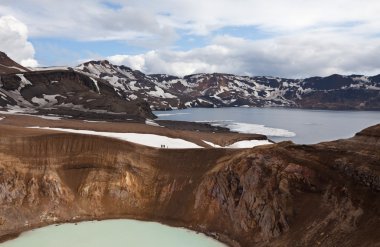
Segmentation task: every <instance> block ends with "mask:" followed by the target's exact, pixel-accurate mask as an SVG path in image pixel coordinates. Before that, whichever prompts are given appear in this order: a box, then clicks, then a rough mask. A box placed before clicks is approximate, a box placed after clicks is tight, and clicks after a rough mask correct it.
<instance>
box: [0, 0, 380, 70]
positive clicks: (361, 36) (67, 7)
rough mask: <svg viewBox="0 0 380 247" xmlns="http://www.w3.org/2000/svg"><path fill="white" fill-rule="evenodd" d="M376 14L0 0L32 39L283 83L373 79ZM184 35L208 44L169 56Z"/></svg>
mask: <svg viewBox="0 0 380 247" xmlns="http://www.w3.org/2000/svg"><path fill="white" fill-rule="evenodd" d="M105 2H110V3H112V4H108V5H107V4H104V3H105ZM110 6H117V7H116V8H112V7H110ZM379 12H380V1H378V0H366V1H358V0H334V1H331V0H319V1H313V0H265V1H263V0H207V1H204V0H203V1H197V0H181V1H178V0H160V1H151V0H80V1H78V0H65V1H50V0H17V1H15V0H2V1H1V3H0V15H1V14H10V15H13V16H16V17H17V18H18V19H20V20H21V21H23V22H24V23H26V24H27V25H28V27H29V30H30V35H32V36H33V37H48V38H51V37H63V38H67V39H76V40H85V41H93V40H118V41H127V42H128V44H133V45H135V46H139V47H145V48H146V49H149V50H151V51H149V52H146V53H144V54H139V55H124V54H121V53H122V52H120V54H121V55H115V56H111V57H110V58H109V59H110V60H112V61H113V62H115V63H118V64H121V63H124V64H126V65H129V66H131V67H133V68H135V69H139V70H142V71H145V72H148V73H171V74H178V75H183V74H189V73H198V72H214V71H217V72H228V73H237V74H256V75H277V76H290V77H303V76H310V75H327V74H331V73H366V74H372V73H376V72H379V71H378V69H377V68H380V66H379V65H380V64H379V62H378V60H377V59H376V57H377V56H378V54H380V53H379V52H380V49H379V38H376V37H378V36H379V27H380V15H379V14H378V13H379ZM224 27H237V28H238V29H239V27H253V28H252V29H257V30H258V31H260V32H264V33H269V34H270V35H271V36H270V37H269V38H267V39H265V40H248V39H241V38H234V37H230V36H228V35H229V34H228V33H225V34H226V35H225V36H217V37H215V34H214V32H213V31H215V30H218V29H219V30H220V29H222V28H224ZM0 32H1V31H0ZM237 32H239V31H237ZM183 33H185V34H187V35H189V34H192V35H193V36H192V38H194V39H195V42H194V43H195V44H196V43H197V40H196V39H197V38H198V36H197V35H201V36H205V37H207V38H209V40H210V42H208V44H207V45H205V46H204V47H199V48H195V49H191V50H188V51H174V50H172V49H171V47H172V46H173V44H175V45H177V48H179V49H183V47H181V44H178V43H174V42H175V40H176V39H178V37H180V35H181V34H183ZM220 33H221V34H223V31H221V32H220ZM220 33H219V35H220ZM234 35H237V36H239V33H236V34H234ZM241 36H243V37H244V35H241ZM252 36H253V37H255V35H254V34H253V35H252ZM253 39H254V38H253ZM102 48H104V47H102ZM93 52H96V51H93ZM99 53H101V54H105V53H106V52H99ZM28 58H31V59H33V56H29V57H27V58H26V59H28ZM23 59H24V58H22V59H19V61H22V60H23Z"/></svg>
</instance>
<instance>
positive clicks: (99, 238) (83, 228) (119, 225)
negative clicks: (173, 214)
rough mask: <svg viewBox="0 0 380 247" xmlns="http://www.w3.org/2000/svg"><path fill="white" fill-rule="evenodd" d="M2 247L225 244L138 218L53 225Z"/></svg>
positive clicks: (205, 246) (215, 246) (209, 246)
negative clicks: (138, 219)
mask: <svg viewBox="0 0 380 247" xmlns="http://www.w3.org/2000/svg"><path fill="white" fill-rule="evenodd" d="M0 246H2V247H26V246H28V247H105V246H110V247H194V246H197V247H225V245H224V244H222V243H219V242H217V241H216V240H214V239H212V238H209V237H206V236H205V235H204V234H198V233H196V232H193V231H189V230H186V229H183V228H174V227H169V226H165V225H162V224H159V223H154V222H143V221H136V220H104V221H89V222H82V223H78V224H63V225H58V226H55V225H51V226H47V227H43V228H40V229H36V230H33V231H29V232H25V233H23V234H22V235H21V236H20V237H18V238H16V239H14V240H10V241H7V242H5V243H2V244H0Z"/></svg>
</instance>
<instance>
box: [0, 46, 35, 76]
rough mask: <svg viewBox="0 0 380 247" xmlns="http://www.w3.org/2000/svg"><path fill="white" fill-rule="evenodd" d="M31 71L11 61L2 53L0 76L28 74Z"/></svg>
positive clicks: (0, 56)
mask: <svg viewBox="0 0 380 247" xmlns="http://www.w3.org/2000/svg"><path fill="white" fill-rule="evenodd" d="M27 71H29V69H27V68H25V67H23V66H21V65H20V64H18V63H16V62H15V61H13V60H12V59H10V58H9V57H8V56H7V54H5V53H4V52H1V51H0V75H2V74H10V73H20V72H27Z"/></svg>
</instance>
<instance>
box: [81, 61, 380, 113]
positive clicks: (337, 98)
mask: <svg viewBox="0 0 380 247" xmlns="http://www.w3.org/2000/svg"><path fill="white" fill-rule="evenodd" d="M74 69H75V70H76V71H78V72H81V73H84V74H86V75H88V76H90V77H93V78H94V79H96V80H106V81H108V82H109V83H110V84H111V85H112V86H113V88H114V90H115V92H117V93H118V95H120V97H122V98H124V99H125V100H127V101H132V100H134V99H137V98H139V99H143V100H145V101H147V102H148V103H149V104H150V105H151V107H152V108H153V109H175V108H183V107H234V106H255V107H264V106H285V107H296V108H318V109H367V110H370V109H372V110H375V109H380V75H378V76H373V77H367V76H362V75H350V76H342V75H331V76H328V77H311V78H306V79H285V78H277V77H268V76H256V77H248V76H236V75H231V74H220V73H214V74H195V75H188V76H185V77H176V76H171V75H165V74H155V75H145V74H143V73H141V72H140V71H136V70H132V69H130V68H128V67H126V66H117V65H113V64H111V63H109V62H108V61H91V62H87V63H84V64H81V65H79V66H78V67H76V68H74Z"/></svg>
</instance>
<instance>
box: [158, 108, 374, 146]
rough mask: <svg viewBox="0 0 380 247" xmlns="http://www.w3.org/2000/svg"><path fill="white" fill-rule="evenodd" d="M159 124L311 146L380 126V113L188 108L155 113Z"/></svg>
mask: <svg viewBox="0 0 380 247" xmlns="http://www.w3.org/2000/svg"><path fill="white" fill-rule="evenodd" d="M154 113H155V114H156V115H157V116H158V117H159V119H162V120H181V121H206V122H212V123H213V124H214V125H219V126H225V127H229V128H231V129H232V130H236V131H240V132H244V133H261V134H265V135H267V136H268V137H269V138H270V139H272V140H274V141H283V140H291V141H293V142H295V143H300V144H311V143H318V142H322V141H329V140H335V139H341V138H348V137H352V136H353V135H354V134H355V133H356V132H358V131H360V130H362V129H364V128H366V127H369V126H371V125H375V124H378V123H380V112H375V111H325V110H299V109H285V108H190V109H185V110H173V111H156V112H154Z"/></svg>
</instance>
